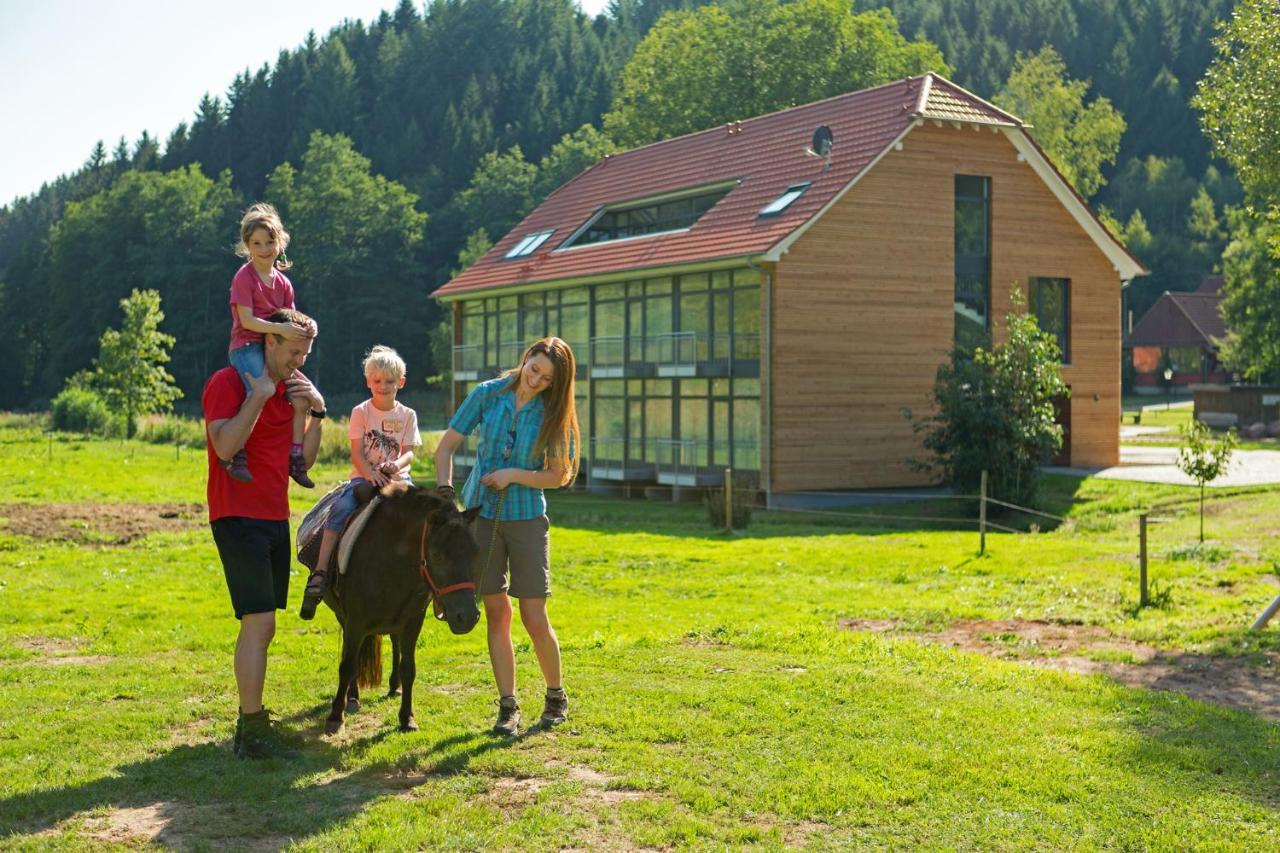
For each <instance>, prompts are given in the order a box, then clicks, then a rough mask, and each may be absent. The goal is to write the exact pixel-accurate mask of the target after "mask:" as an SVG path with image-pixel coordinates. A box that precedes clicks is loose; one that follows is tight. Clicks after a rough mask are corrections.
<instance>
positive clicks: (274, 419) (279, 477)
mask: <svg viewBox="0 0 1280 853" xmlns="http://www.w3.org/2000/svg"><path fill="white" fill-rule="evenodd" d="M247 396H248V395H247V394H246V393H245V390H244V382H243V381H241V379H240V377H239V376H237V375H236V371H235V368H231V367H224V368H222V369H221V370H219V371H218V372H217V373H215V374H213V376H211V377H209V381H208V382H206V383H205V386H204V394H203V395H202V397H201V399H200V402H201V405H202V406H203V407H204V419H205V423H206V424H208V423H209V422H210V421H220V420H225V419H227V418H233V417H235V415H236V412H238V411H240V406H241V405H242V404H243V403H244V401H245V398H246V397H247ZM292 442H293V406H291V405H289V402H288V401H287V400H285V398H284V383H283V382H281V383H280V384H278V385H277V386H276V393H275V394H273V395H272V397H271V399H270V400H267V402H266V405H264V406H263V407H262V413H261V414H260V415H258V422H257V423H256V424H254V426H253V432H251V433H249V440H248V441H247V442H246V443H245V446H244V449H245V450H246V451H248V453H249V473H251V474H253V482H252V483H241V482H240V481H238V480H233V479H231V475H230V474H228V473H227V472H226V470H225V469H224V468H223V467H222V463H221V462H220V461H219V460H218V454H217V453H215V452H214V451H213V442H212V441H210V440H209V428H208V426H206V427H205V448H206V452H207V453H208V456H209V488H208V497H209V520H210V521H217V520H218V519H219V518H222V517H224V516H239V517H241V518H258V519H263V520H265V521H287V520H288V519H289V447H290V445H291V444H292Z"/></svg>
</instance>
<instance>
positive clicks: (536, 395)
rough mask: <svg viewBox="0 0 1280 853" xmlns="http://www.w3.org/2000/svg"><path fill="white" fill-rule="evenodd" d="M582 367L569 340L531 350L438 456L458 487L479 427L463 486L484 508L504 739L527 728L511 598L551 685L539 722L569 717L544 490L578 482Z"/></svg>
mask: <svg viewBox="0 0 1280 853" xmlns="http://www.w3.org/2000/svg"><path fill="white" fill-rule="evenodd" d="M575 370H576V365H575V363H574V358H573V350H571V349H570V348H569V345H568V344H567V343H565V342H564V341H563V340H561V339H560V338H543V339H542V340H540V341H537V342H536V343H534V344H533V345H532V346H530V347H529V348H528V349H527V350H525V353H524V357H523V358H521V359H520V365H519V366H518V367H514V368H512V369H511V370H508V371H507V372H506V373H504V374H502V375H501V376H499V377H498V378H497V379H491V380H489V381H488V382H483V383H481V384H480V385H478V386H477V387H476V388H475V390H473V391H472V392H471V393H470V394H468V395H467V399H465V400H463V401H462V405H461V406H459V407H458V411H457V413H456V414H455V415H454V416H453V420H451V421H450V422H449V429H448V430H446V431H445V434H444V437H443V438H442V439H441V440H440V446H439V448H438V449H437V450H436V479H437V485H438V486H439V487H440V488H442V489H449V490H452V488H453V454H454V451H455V450H457V448H458V445H460V444H461V443H462V441H463V440H464V438H465V437H466V436H468V435H470V434H471V433H473V432H475V431H476V430H477V428H478V429H479V440H478V444H477V448H476V464H475V467H474V468H472V469H471V474H470V476H468V477H467V482H466V485H464V486H463V487H462V502H463V504H465V505H466V506H468V507H474V506H479V507H480V515H479V517H478V518H477V519H476V521H475V523H474V527H473V528H472V534H473V535H474V536H475V538H476V542H477V543H478V544H479V546H480V549H479V552H478V555H477V560H478V561H479V563H478V565H477V566H476V571H477V572H480V571H482V570H484V568H485V566H486V564H487V570H485V571H484V576H483V577H482V578H481V579H480V593H481V595H482V596H483V599H484V613H485V623H486V625H487V626H488V639H489V660H490V662H491V663H492V664H493V678H494V681H495V682H497V687H498V722H497V724H496V725H495V726H494V727H493V733H494V734H501V735H514V734H516V732H517V731H518V730H519V727H520V706H519V704H518V703H517V702H516V658H515V648H514V647H513V645H512V643H511V600H510V599H511V598H515V599H517V600H518V601H519V602H520V621H521V622H522V623H523V624H524V627H525V630H527V631H528V632H529V639H530V640H532V641H533V649H534V652H535V653H536V654H537V657H538V666H539V667H540V668H541V669H542V676H543V678H544V679H546V682H547V693H546V701H545V704H544V706H543V711H542V717H541V719H540V720H539V725H540V726H542V727H544V728H546V727H550V726H555V725H559V724H560V723H563V722H564V720H565V715H566V713H567V711H568V705H569V703H568V699H567V698H566V696H565V692H564V686H563V685H562V684H561V680H560V643H559V641H558V640H557V639H556V633H555V631H554V630H553V629H552V627H551V622H550V620H549V619H548V618H547V597H548V596H550V595H551V545H550V538H549V532H550V524H549V522H548V521H547V499H546V496H545V495H544V494H543V490H544V489H558V488H560V487H561V486H565V485H568V484H569V483H572V482H573V479H574V477H575V476H577V473H578V459H577V445H578V441H579V436H580V435H581V433H580V432H579V431H578V413H577V410H576V408H575V407H574V389H573V377H574V372H575ZM500 493H501V495H502V499H501V501H499V494H500ZM495 525H497V538H496V540H495V539H494V537H493V533H494V526H495ZM490 542H493V543H494V544H493V549H492V552H493V553H492V556H490V548H489V543H490ZM508 574H509V575H510V582H509V583H508V579H507V578H508ZM508 596H510V598H509V597H508Z"/></svg>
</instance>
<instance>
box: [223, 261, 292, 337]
mask: <svg viewBox="0 0 1280 853" xmlns="http://www.w3.org/2000/svg"><path fill="white" fill-rule="evenodd" d="M271 272H272V276H271V286H270V287H267V285H265V284H264V283H263V282H262V279H261V278H260V277H259V276H258V273H257V271H255V270H254V268H253V264H251V263H249V264H245V265H244V266H242V267H240V269H239V270H238V271H237V272H236V274H235V276H234V277H233V278H232V279H231V349H236V348H237V347H242V346H244V345H245V344H252V343H255V342H257V341H260V340H262V333H261V332H254V331H250V330H249V329H246V328H245V327H244V326H242V325H240V312H239V310H237V308H236V306H237V305H248V306H249V309H250V310H251V311H253V316H255V317H257V318H258V319H259V320H265V319H267V318H268V317H270V316H271V315H272V314H274V313H275V312H276V311H279V310H280V309H281V308H292V307H293V283H292V282H290V281H289V279H288V278H286V277H285V274H284V273H282V272H280V270H276V269H273V270H272V271H271Z"/></svg>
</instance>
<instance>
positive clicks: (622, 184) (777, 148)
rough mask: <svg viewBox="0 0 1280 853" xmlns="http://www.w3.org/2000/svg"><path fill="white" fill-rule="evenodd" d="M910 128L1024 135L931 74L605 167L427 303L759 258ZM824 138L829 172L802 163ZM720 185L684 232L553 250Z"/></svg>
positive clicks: (541, 209) (1009, 119) (656, 147)
mask: <svg viewBox="0 0 1280 853" xmlns="http://www.w3.org/2000/svg"><path fill="white" fill-rule="evenodd" d="M917 118H930V119H939V120H942V121H964V122H977V123H982V124H992V125H1003V126H1006V127H1020V126H1021V122H1020V121H1019V119H1017V118H1016V117H1014V116H1012V115H1010V114H1008V113H1006V112H1003V111H1002V110H1000V109H998V108H997V107H995V106H992V105H991V104H989V103H987V102H986V101H984V100H982V99H981V98H978V97H977V96H975V95H973V94H971V93H969V92H967V91H965V90H964V89H962V88H960V87H959V86H957V85H955V84H954V83H951V82H950V81H948V80H945V79H943V78H941V77H939V76H937V75H935V74H926V75H924V76H923V77H912V78H908V79H905V80H898V81H896V82H893V83H887V84H885V85H882V86H877V87H875V88H872V89H864V90H862V91H859V92H851V93H849V94H845V95H838V96H836V97H833V98H828V99H826V100H823V101H817V102H815V103H812V104H805V105H803V106H799V107H793V108H791V109H787V110H782V111H780V112H776V113H770V114H768V115H763V116H758V117H756V118H749V119H744V120H742V121H740V122H733V123H731V124H729V125H725V126H722V127H716V128H712V129H710V130H704V131H700V132H698V133H692V134H689V135H687V136H680V137H676V138H675V139H668V140H664V141H662V142H655V143H653V144H651V145H646V146H644V147H641V148H635V149H632V150H630V151H624V152H622V153H620V154H614V155H612V156H609V157H606V158H605V159H604V160H601V161H600V162H599V163H597V164H595V165H594V166H592V167H590V168H589V169H587V170H586V171H584V172H582V173H581V174H580V175H578V176H577V177H576V178H574V179H573V180H571V181H569V182H568V183H566V184H564V185H563V186H561V187H560V188H559V189H557V190H556V191H555V192H553V193H552V194H551V195H550V196H548V197H547V199H546V201H544V202H543V203H542V204H541V205H539V206H538V208H537V209H536V210H534V211H533V212H532V213H531V214H529V215H528V216H527V217H525V219H524V221H522V222H521V223H520V224H519V225H518V226H516V227H515V228H514V229H512V231H511V232H510V233H508V234H506V235H505V236H504V237H502V239H500V240H499V241H498V242H497V244H495V245H494V247H493V248H492V249H490V251H489V252H488V253H487V254H485V255H484V257H482V258H481V259H480V260H478V261H476V262H475V263H474V264H473V265H472V266H471V267H470V268H468V269H467V270H466V271H465V272H463V273H462V274H461V275H459V276H458V277H457V278H455V279H453V280H452V281H450V282H449V283H447V284H445V285H444V286H443V287H441V288H439V289H438V290H437V291H436V292H435V294H434V295H435V296H445V297H447V296H453V295H459V294H463V293H468V292H472V291H476V290H485V289H489V288H496V287H510V286H512V285H520V284H530V283H535V282H544V281H557V280H564V279H572V278H577V277H581V276H597V275H601V274H609V273H623V272H626V271H628V270H637V269H645V268H654V267H666V266H675V265H679V264H687V263H698V262H704V261H715V260H720V259H727V258H738V257H743V256H758V255H761V254H763V253H764V252H766V251H768V250H769V249H770V248H772V247H774V246H775V245H777V244H778V243H779V242H780V241H781V240H783V239H784V238H786V237H787V236H788V235H790V234H792V233H793V232H794V231H796V229H798V228H800V227H801V226H803V225H804V224H805V223H806V222H808V221H809V220H810V219H811V218H813V217H814V215H815V214H817V213H818V212H819V211H821V210H822V209H823V208H824V206H825V205H826V204H828V203H829V202H830V201H831V200H832V199H833V198H834V197H835V196H836V194H837V193H839V192H840V191H841V190H842V189H844V188H845V187H846V186H848V185H849V184H850V182H851V181H853V180H854V179H855V178H856V177H857V176H858V175H859V174H860V173H861V172H862V171H863V170H864V169H866V168H867V167H868V166H869V165H871V164H872V163H873V162H874V161H875V160H876V158H877V157H878V156H880V155H881V154H882V153H883V152H884V151H885V150H886V149H888V147H889V146H890V145H892V144H893V142H894V141H895V140H897V139H898V138H900V137H901V136H902V135H903V134H904V133H906V132H907V131H908V130H909V129H910V128H911V126H912V123H913V122H914V121H915V120H916V119H917ZM821 125H826V126H828V127H830V128H831V131H832V133H833V135H834V138H835V143H834V145H833V147H832V156H831V161H830V166H829V168H824V163H823V161H822V160H820V159H818V158H816V157H813V156H810V155H807V154H806V153H805V149H806V148H807V147H808V146H809V144H810V140H811V138H812V135H813V131H814V130H815V129H816V128H818V127H819V126H821ZM725 181H737V182H738V184H737V186H735V187H734V188H733V189H732V190H731V191H730V192H729V193H728V195H726V196H725V197H724V198H723V199H721V200H720V201H719V202H718V203H717V204H716V205H715V206H714V207H713V208H711V209H710V210H709V211H707V212H706V213H705V214H704V215H703V216H702V218H701V219H699V220H698V221H697V222H695V223H694V224H693V225H692V226H691V227H689V228H688V229H685V230H682V231H676V232H670V233H666V234H660V235H652V236H646V237H638V238H633V239H629V240H617V241H612V242H601V243H594V244H589V245H584V246H580V247H572V248H568V249H558V247H559V246H560V245H561V244H563V242H564V241H565V240H566V239H568V238H569V236H570V235H572V234H573V233H574V232H575V231H576V230H577V229H578V228H579V227H581V226H582V225H583V224H585V223H586V222H587V221H588V220H589V219H590V218H591V217H592V216H593V215H594V214H595V213H596V212H597V211H598V210H599V209H600V208H601V207H602V206H604V205H608V204H616V203H618V202H622V201H626V200H628V199H642V198H647V197H651V196H656V195H660V194H662V193H668V192H675V191H680V190H687V189H689V188H691V187H698V186H704V185H709V184H715V183H718V182H725ZM804 182H812V186H810V187H809V189H808V190H807V191H806V192H805V193H804V194H803V195H801V196H800V197H799V198H798V199H797V200H796V201H795V202H793V203H792V204H791V205H790V206H789V207H788V208H787V209H786V210H784V211H783V212H782V213H781V214H779V215H776V216H769V217H764V218H760V217H759V215H758V214H759V212H760V210H761V208H763V207H764V206H765V205H767V204H768V203H769V202H771V201H773V200H774V199H775V198H777V197H778V196H779V195H781V194H782V193H783V192H784V191H785V190H786V189H787V187H789V186H791V185H793V184H799V183H804ZM550 229H555V233H554V234H553V235H552V236H551V239H549V240H547V241H546V243H544V244H543V245H542V246H541V247H540V248H538V249H537V250H536V251H535V252H534V253H533V254H532V255H530V256H528V257H524V258H517V259H513V260H505V259H504V257H503V256H504V255H506V253H507V252H509V251H510V250H511V248H512V247H514V246H515V245H516V243H518V242H519V241H520V240H522V239H524V238H525V237H526V236H528V235H529V234H531V233H534V232H537V231H546V230H550Z"/></svg>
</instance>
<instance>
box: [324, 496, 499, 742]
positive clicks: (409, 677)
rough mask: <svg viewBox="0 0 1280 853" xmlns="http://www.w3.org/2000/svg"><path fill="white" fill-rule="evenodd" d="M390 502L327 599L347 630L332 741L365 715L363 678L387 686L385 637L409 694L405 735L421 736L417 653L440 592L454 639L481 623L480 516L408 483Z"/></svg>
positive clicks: (403, 714) (376, 514)
mask: <svg viewBox="0 0 1280 853" xmlns="http://www.w3.org/2000/svg"><path fill="white" fill-rule="evenodd" d="M370 491H372V489H370ZM382 497H383V500H382V501H381V503H379V504H378V506H377V507H376V508H375V509H374V510H373V514H372V515H371V516H370V518H369V521H368V523H367V524H366V525H365V528H364V532H362V533H361V534H360V538H359V539H358V540H357V541H356V544H355V547H354V548H353V549H352V551H351V558H350V560H349V561H348V564H347V571H346V572H345V573H344V574H342V575H338V576H337V579H336V581H335V582H334V583H333V584H330V586H329V589H328V590H326V591H325V594H324V602H325V604H328V605H329V608H330V609H331V610H333V612H334V614H336V615H337V617H338V624H340V625H341V626H342V662H341V663H340V664H339V666H338V693H337V695H336V696H335V697H334V700H333V710H332V711H331V712H330V714H329V718H328V720H326V722H325V727H324V730H325V733H326V734H333V733H334V732H337V731H339V730H340V729H341V728H342V725H343V720H344V715H345V712H346V711H348V710H351V711H354V710H355V709H356V708H358V707H359V688H358V687H357V684H356V676H357V673H358V672H359V675H360V676H361V678H360V680H361V681H362V682H363V683H365V684H366V685H367V684H371V683H376V681H377V680H378V679H380V678H381V668H382V654H381V643H380V642H375V638H376V637H377V635H380V634H390V635H391V637H392V642H393V645H394V647H395V649H394V651H395V652H396V653H397V654H395V655H394V658H393V666H394V669H393V674H392V680H393V683H392V687H393V694H394V688H395V687H396V686H399V687H400V688H401V689H402V693H401V696H400V730H401V731H416V730H417V728H418V724H417V723H416V722H415V721H414V719H413V679H414V675H415V673H416V671H417V670H416V664H415V661H414V651H415V649H416V646H417V644H418V633H419V632H420V631H421V630H422V623H423V619H424V617H425V615H426V612H427V607H428V606H429V605H430V604H431V602H432V599H433V597H435V595H436V593H435V592H434V591H433V590H439V591H440V592H441V593H443V594H442V595H440V601H439V602H438V606H437V610H438V612H440V613H441V614H442V617H443V621H445V622H447V623H448V624H449V629H450V630H451V631H453V633H455V634H465V633H467V632H468V631H470V630H471V629H472V628H474V627H475V625H476V622H477V621H478V620H479V618H480V610H479V608H478V607H477V606H476V599H475V586H474V583H473V582H472V577H471V566H472V563H473V561H474V558H475V555H476V544H475V540H474V539H472V537H471V530H470V528H469V527H468V524H469V523H470V521H471V519H472V518H473V517H474V515H475V513H476V512H477V511H478V508H477V509H476V510H468V511H467V512H465V513H463V512H459V511H458V508H457V507H456V506H455V505H454V503H453V501H452V500H450V499H449V498H445V497H442V496H441V495H439V494H438V493H437V492H436V491H435V490H434V489H432V490H427V489H422V488H419V487H417V486H411V485H408V484H407V483H394V484H392V485H389V486H386V487H384V488H383V490H382ZM424 563H425V567H426V569H425V571H426V572H428V573H429V575H428V576H424V574H423V571H424V569H423V565H424Z"/></svg>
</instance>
